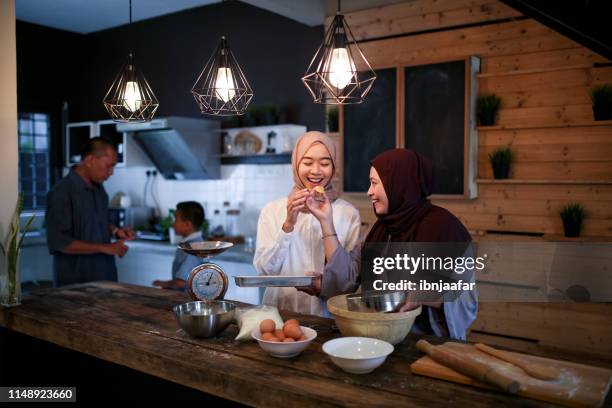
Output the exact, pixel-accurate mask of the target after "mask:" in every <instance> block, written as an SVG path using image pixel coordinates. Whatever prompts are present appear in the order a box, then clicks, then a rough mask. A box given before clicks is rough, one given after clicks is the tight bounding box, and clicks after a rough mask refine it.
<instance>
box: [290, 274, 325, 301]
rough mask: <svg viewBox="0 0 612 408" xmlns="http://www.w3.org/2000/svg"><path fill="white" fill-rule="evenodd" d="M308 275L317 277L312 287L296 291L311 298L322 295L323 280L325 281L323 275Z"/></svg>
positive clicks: (300, 288)
mask: <svg viewBox="0 0 612 408" xmlns="http://www.w3.org/2000/svg"><path fill="white" fill-rule="evenodd" d="M306 275H308V276H314V277H315V278H314V279H313V281H312V286H300V287H296V289H297V290H299V291H300V292H304V293H308V294H309V295H311V296H319V293H321V280H322V279H323V274H322V273H321V272H306Z"/></svg>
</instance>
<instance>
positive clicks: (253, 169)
mask: <svg viewBox="0 0 612 408" xmlns="http://www.w3.org/2000/svg"><path fill="white" fill-rule="evenodd" d="M147 170H154V168H153V167H142V166H136V167H132V166H128V167H118V168H115V172H114V174H113V176H112V177H111V178H110V179H108V180H107V181H106V183H105V184H104V187H105V188H106V191H107V192H108V195H109V197H111V198H112V197H113V195H114V194H115V193H117V192H119V191H121V192H123V193H125V194H127V195H129V196H130V197H131V199H132V205H133V206H143V205H147V206H154V203H153V200H152V199H151V196H150V195H148V197H149V198H148V200H147V203H146V204H145V202H144V186H145V183H146V179H147V177H146V171H147ZM154 186H156V188H157V191H158V196H159V205H160V207H161V210H162V214H163V215H165V214H167V212H168V210H169V209H171V208H175V206H176V204H177V203H178V202H180V201H188V200H194V201H198V202H200V203H202V204H203V205H204V206H205V208H206V217H207V218H208V219H211V218H212V219H211V224H212V225H213V226H214V225H218V224H220V223H221V221H222V220H221V219H218V218H217V219H215V218H214V216H213V212H214V210H215V209H219V210H222V211H223V210H224V209H227V208H224V207H223V202H224V201H229V202H230V208H238V206H239V205H241V204H242V208H241V214H240V220H239V222H238V225H239V226H240V230H239V231H238V232H239V233H240V234H243V235H247V236H248V235H253V236H254V235H255V234H256V230H257V219H258V217H259V212H260V211H261V209H262V208H263V206H264V205H266V204H267V203H268V202H270V201H272V200H275V199H277V198H280V197H285V196H287V194H288V193H289V191H290V190H291V187H292V186H293V179H292V175H291V165H290V164H280V165H279V164H271V165H261V164H260V165H255V164H240V165H223V166H221V179H219V180H198V181H178V180H165V179H164V178H163V177H162V176H160V175H158V176H157V180H156V181H155V183H154Z"/></svg>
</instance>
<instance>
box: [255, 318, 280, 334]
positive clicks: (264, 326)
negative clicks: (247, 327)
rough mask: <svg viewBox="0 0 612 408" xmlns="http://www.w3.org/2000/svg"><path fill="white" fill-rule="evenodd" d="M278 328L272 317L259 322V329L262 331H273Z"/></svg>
mask: <svg viewBox="0 0 612 408" xmlns="http://www.w3.org/2000/svg"><path fill="white" fill-rule="evenodd" d="M275 329H276V323H274V320H272V319H265V320H262V321H261V323H259V331H260V332H262V333H272V332H273V331H274V330H275Z"/></svg>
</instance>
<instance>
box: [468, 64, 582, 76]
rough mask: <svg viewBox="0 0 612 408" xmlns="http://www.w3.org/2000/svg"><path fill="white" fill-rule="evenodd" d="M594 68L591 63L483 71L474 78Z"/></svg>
mask: <svg viewBox="0 0 612 408" xmlns="http://www.w3.org/2000/svg"><path fill="white" fill-rule="evenodd" d="M588 68H594V67H593V64H581V65H566V66H559V67H552V68H534V69H521V70H516V71H504V72H485V73H482V74H478V75H476V78H479V79H480V78H491V77H498V76H512V75H528V74H540V73H546V72H555V71H567V70H571V69H588Z"/></svg>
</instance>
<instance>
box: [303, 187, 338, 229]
mask: <svg viewBox="0 0 612 408" xmlns="http://www.w3.org/2000/svg"><path fill="white" fill-rule="evenodd" d="M321 198H322V201H319V200H317V199H315V197H314V193H310V194H309V195H308V197H307V198H306V207H307V208H308V210H310V213H311V214H312V215H314V216H315V217H316V218H317V220H319V222H320V223H321V224H325V223H329V222H331V221H332V219H333V213H332V206H331V202H330V201H329V198H327V194H325V193H322V194H321Z"/></svg>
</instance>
